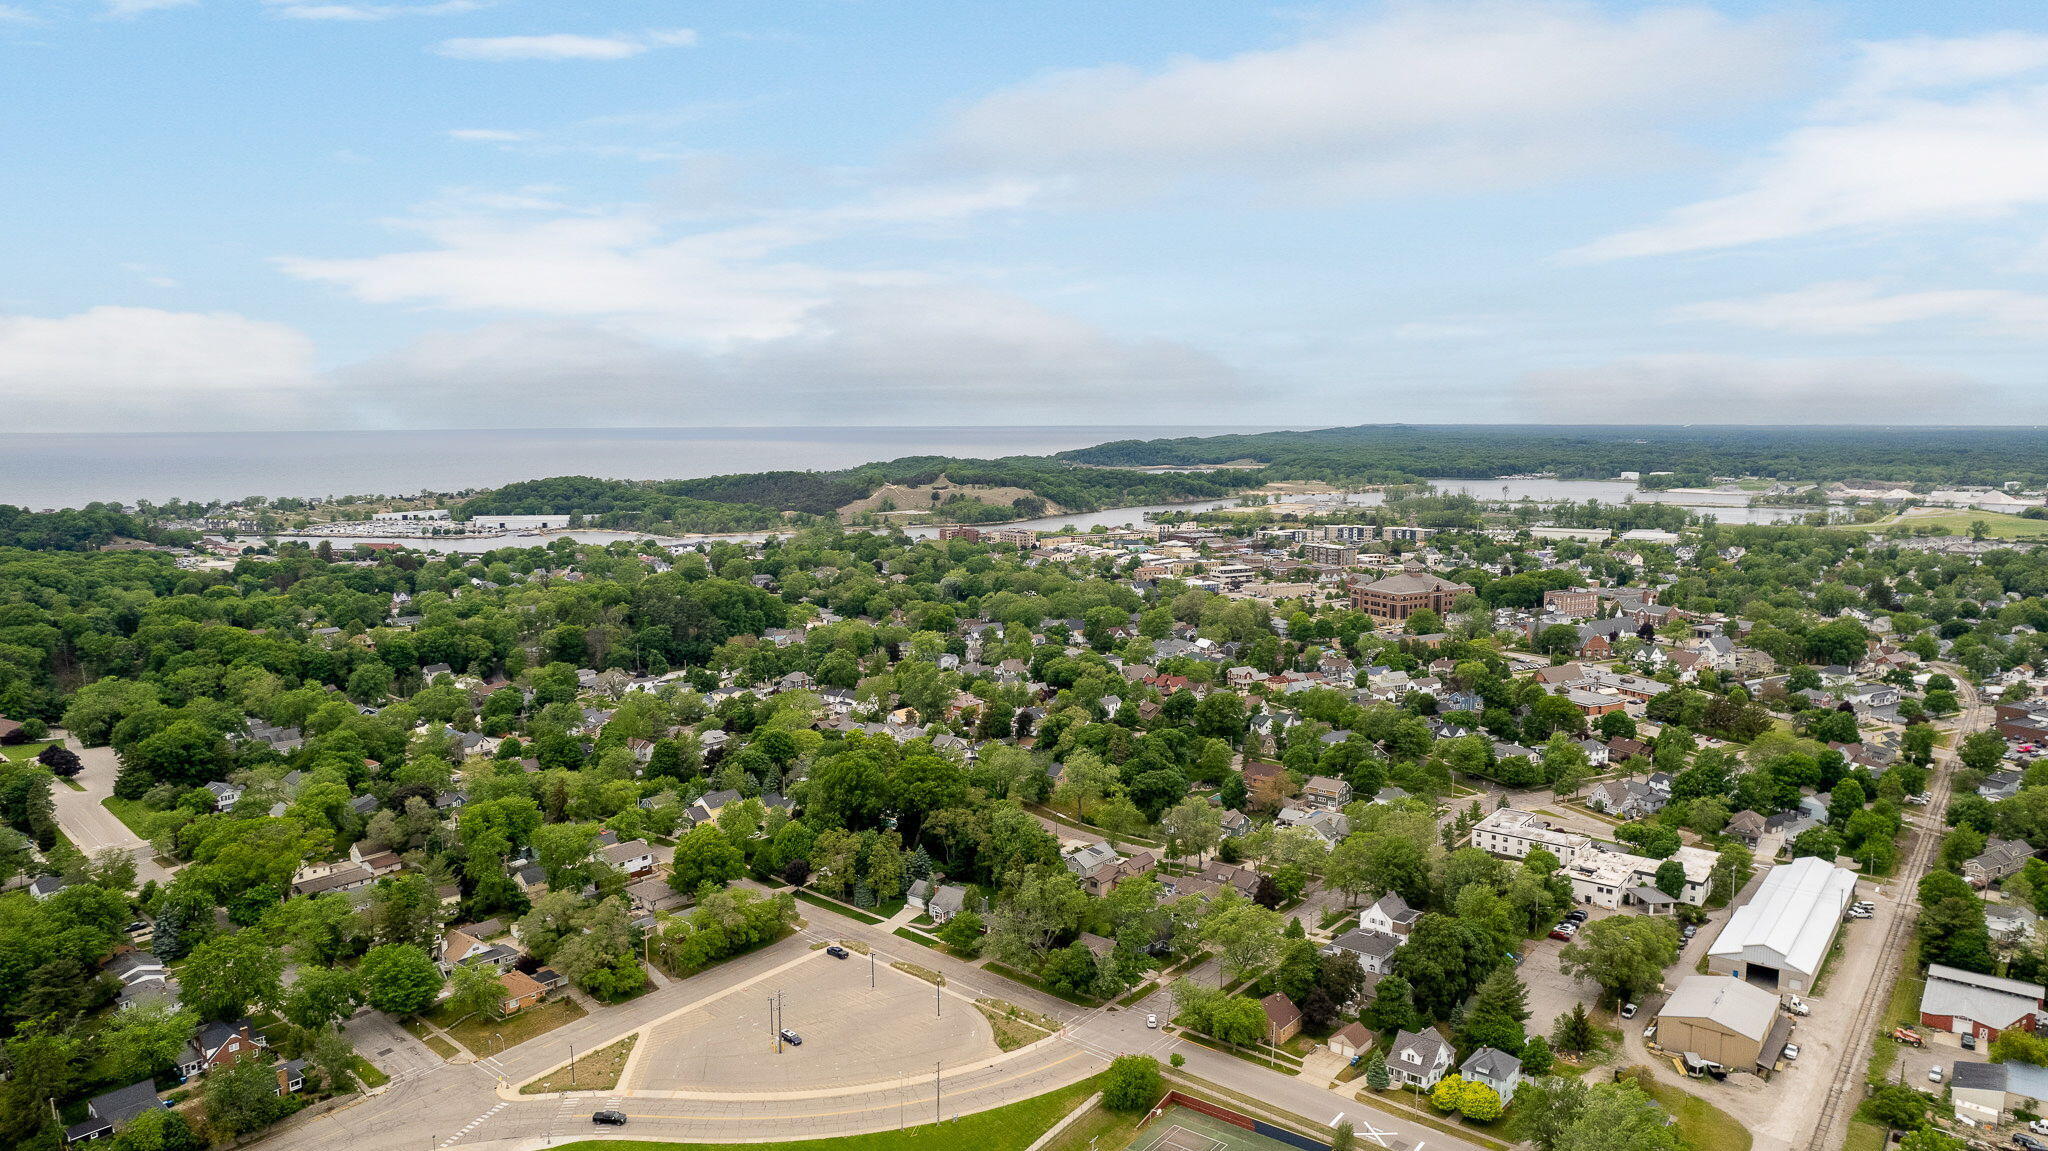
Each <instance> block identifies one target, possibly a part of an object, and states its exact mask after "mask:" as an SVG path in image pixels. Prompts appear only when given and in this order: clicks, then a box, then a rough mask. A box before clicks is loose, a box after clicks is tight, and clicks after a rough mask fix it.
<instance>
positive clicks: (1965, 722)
mask: <svg viewBox="0 0 2048 1151" xmlns="http://www.w3.org/2000/svg"><path fill="white" fill-rule="evenodd" d="M1952 678H1954V679H1955V681H1956V684H1957V686H1958V687H1959V688H1960V689H1961V690H1963V691H1965V692H1967V693H1969V699H1970V706H1969V707H1967V708H1965V709H1964V710H1963V715H1962V721H1961V722H1960V723H1958V724H1957V725H1956V729H1955V738H1954V740H1953V741H1952V743H1951V744H1950V746H1949V747H1948V748H1947V749H1946V752H1945V753H1944V754H1942V755H1939V756H1937V757H1936V758H1935V761H1934V782H1933V784H1932V786H1931V787H1930V788H1929V800H1928V804H1927V806H1926V807H1924V808H1922V809H1921V810H1922V811H1924V812H1925V813H1926V816H1925V818H1924V820H1923V823H1922V827H1921V830H1920V831H1919V832H1918V833H1917V834H1915V835H1914V837H1913V847H1912V849H1911V850H1910V851H1909V852H1908V853H1907V857H1906V861H1905V866H1904V867H1902V868H1901V869H1900V870H1899V872H1898V878H1897V882H1898V885H1899V895H1898V902H1899V907H1898V912H1897V914H1895V915H1894V916H1893V917H1892V923H1891V926H1890V927H1889V928H1887V929H1886V930H1885V936H1884V954H1885V955H1887V956H1896V955H1898V954H1899V953H1900V952H1901V951H1902V950H1903V949H1904V945H1905V939H1906V933H1907V932H1909V931H1912V930H1913V926H1914V923H1915V921H1916V920H1917V919H1918V918H1919V916H1918V915H1917V914H1916V913H1915V911H1914V906H1913V901H1914V899H1915V895H1916V892H1917V891H1918V888H1919V883H1920V877H1921V876H1923V875H1925V874H1927V863H1928V860H1930V859H1932V858H1933V856H1934V851H1935V846H1936V845H1937V844H1938V843H1940V841H1941V827H1942V815H1943V813H1945V812H1946V811H1947V810H1948V799H1949V791H1950V779H1951V777H1952V776H1953V775H1954V767H1955V755H1956V752H1957V751H1958V750H1959V749H1960V748H1961V747H1962V743H1963V737H1964V736H1966V735H1968V734H1970V733H1971V732H1973V731H1977V730H1979V729H1980V728H1984V727H1989V726H1990V723H1991V715H1992V711H1991V708H1990V707H1989V706H1987V705H1985V704H1984V703H1983V701H1982V700H1981V699H1980V698H1979V696H1978V695H1977V690H1976V687H1975V686H1974V685H1972V684H1971V683H1970V682H1969V680H1968V678H1967V675H1966V674H1965V673H1963V672H1962V671H1961V669H1960V668H1958V669H1953V670H1952ZM1898 977H1899V972H1898V967H1897V965H1896V964H1895V963H1881V964H1880V966H1879V969H1878V976H1877V978H1875V979H1872V980H1871V981H1870V983H1869V984H1868V985H1867V986H1866V987H1864V989H1863V997H1862V998H1861V999H1860V1000H1858V1001H1857V1004H1856V1015H1855V1018H1854V1020H1853V1021H1852V1022H1851V1024H1850V1028H1849V1032H1848V1034H1849V1035H1850V1036H1851V1040H1852V1042H1853V1038H1854V1037H1855V1036H1859V1035H1862V1036H1872V1035H1875V1033H1876V1030H1877V1028H1876V1026H1875V1024H1876V1015H1877V1012H1878V1010H1879V1008H1880V1005H1882V1004H1885V1003H1889V1002H1890V1001H1891V994H1892V985H1893V983H1895V982H1896V981H1897V980H1898ZM1868 1050H1869V1048H1867V1047H1861V1046H1850V1047H1845V1048H1844V1049H1843V1051H1842V1058H1841V1061H1840V1062H1839V1063H1837V1064H1836V1066H1835V1077H1834V1081H1833V1082H1832V1083H1830V1084H1828V1093H1827V1096H1826V1098H1825V1099H1824V1100H1822V1102H1821V1109H1820V1116H1819V1118H1818V1119H1817V1120H1816V1121H1815V1123H1814V1128H1813V1138H1812V1139H1811V1140H1810V1141H1809V1142H1808V1143H1807V1151H1840V1148H1841V1147H1842V1145H1843V1143H1844V1142H1846V1141H1847V1139H1848V1114H1849V1113H1850V1112H1851V1111H1853V1110H1854V1108H1855V1105H1856V1104H1857V1103H1860V1102H1861V1101H1862V1096H1861V1094H1860V1093H1858V1092H1857V1091H1856V1085H1857V1083H1858V1082H1859V1081H1860V1080H1861V1079H1862V1078H1863V1076H1864V1071H1865V1067H1866V1064H1867V1058H1866V1057H1865V1056H1866V1054H1867V1052H1868Z"/></svg>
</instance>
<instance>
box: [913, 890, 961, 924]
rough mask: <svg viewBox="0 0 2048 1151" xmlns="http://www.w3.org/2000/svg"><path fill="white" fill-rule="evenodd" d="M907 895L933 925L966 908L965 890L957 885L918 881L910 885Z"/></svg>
mask: <svg viewBox="0 0 2048 1151" xmlns="http://www.w3.org/2000/svg"><path fill="white" fill-rule="evenodd" d="M907 894H908V896H909V898H910V901H911V902H913V903H919V904H922V905H923V907H924V910H925V914H926V915H929V916H931V917H932V922H933V923H944V922H946V921H947V920H949V919H951V918H953V917H954V916H955V915H958V914H960V912H961V911H962V910H963V909H965V908H966V906H967V889H966V888H965V887H963V886H961V885H959V884H957V883H940V882H938V881H937V880H932V879H920V880H917V881H915V882H913V883H912V884H911V885H910V888H909V891H908V893H907Z"/></svg>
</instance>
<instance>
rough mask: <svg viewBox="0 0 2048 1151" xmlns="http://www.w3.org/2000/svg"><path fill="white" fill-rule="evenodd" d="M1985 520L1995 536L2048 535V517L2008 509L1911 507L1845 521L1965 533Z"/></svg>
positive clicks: (1858, 527)
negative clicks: (1877, 517) (1864, 519)
mask: <svg viewBox="0 0 2048 1151" xmlns="http://www.w3.org/2000/svg"><path fill="white" fill-rule="evenodd" d="M1980 521H1981V522H1982V523H1983V524H1984V527H1985V530H1986V531H1987V532H1989V533H1990V538H1992V539H1995V540H2017V539H2030V538H2033V537H2035V536H2048V520H2030V519H2028V518H2026V517H2025V516H2016V515H2009V514H2007V513H2005V512H1983V511H1973V510H1971V509H1968V508H1909V509H1907V510H1906V511H1904V512H1901V513H1899V514H1898V515H1895V516H1887V517H1886V518H1884V519H1881V520H1878V521H1877V522H1876V523H1868V524H1850V525H1844V526H1845V529H1846V530H1848V531H1861V532H1881V531H1887V530H1889V529H1891V528H1897V527H1903V528H1910V529H1912V530H1914V531H1919V530H1921V529H1923V528H1932V529H1934V531H1933V533H1932V534H1935V535H1946V536H1966V535H1969V534H1970V525H1971V524H1973V523H1977V522H1980Z"/></svg>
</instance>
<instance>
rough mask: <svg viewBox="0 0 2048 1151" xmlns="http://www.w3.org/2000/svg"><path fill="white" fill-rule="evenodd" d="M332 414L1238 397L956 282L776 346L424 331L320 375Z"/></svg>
mask: <svg viewBox="0 0 2048 1151" xmlns="http://www.w3.org/2000/svg"><path fill="white" fill-rule="evenodd" d="M336 382H337V384H338V388H337V393H336V394H337V397H338V400H339V402H341V403H343V404H345V405H347V407H348V412H347V416H346V418H347V420H348V421H349V422H352V423H360V424H368V425H372V426H412V427H448V426H455V425H458V424H464V423H473V422H474V421H475V413H476V412H477V410H478V409H479V405H483V406H485V407H487V408H488V410H490V411H492V412H494V413H497V418H500V419H503V420H505V421H506V422H507V423H508V424H516V425H522V426H555V425H561V426H570V427H617V426H626V425H631V424H636V423H648V422H654V423H661V422H669V423H679V424H680V423H689V424H709V425H749V424H762V423H770V422H774V421H777V420H787V419H788V418H789V413H791V412H800V413H802V414H803V416H804V418H805V419H806V420H813V421H839V422H845V423H853V424H887V423H912V424H915V423H948V422H970V423H971V422H982V421H989V422H996V423H1002V422H1014V423H1033V422H1043V421H1044V420H1045V419H1046V418H1047V416H1048V413H1049V412H1053V411H1057V412H1058V413H1059V414H1060V415H1061V417H1062V418H1067V419H1084V420H1085V419H1102V420H1110V421H1113V420H1129V419H1145V418H1149V417H1150V416H1151V415H1153V414H1156V413H1157V412H1158V411H1159V405H1161V404H1162V403H1202V404H1211V405H1214V404H1219V403H1228V402H1230V401H1233V400H1239V399H1242V398H1244V397H1245V395H1246V393H1245V392H1244V391H1243V390H1242V389H1241V387H1240V381H1239V379H1238V376H1237V374H1236V373H1235V372H1234V371H1233V370H1232V369H1230V368H1229V367H1227V366H1226V365H1224V364H1222V363H1220V362H1218V361H1216V360H1214V359H1212V358H1210V357H1207V356H1204V355H1202V354H1200V353H1197V352H1194V351H1191V350H1189V349H1186V348H1183V347H1180V346H1178V345H1174V344H1170V343H1166V342H1161V341H1150V340H1124V339H1119V338H1116V337H1113V336H1111V335H1109V334H1107V333H1105V332H1102V331H1101V330H1099V329H1097V328H1095V327H1093V326H1091V325H1089V324H1086V323H1083V322H1081V321H1078V320H1075V319H1073V318H1071V317H1066V316H1061V315H1058V314H1055V313H1052V312H1048V311H1046V310H1044V309H1042V308H1039V307H1037V306H1035V305H1032V304H1029V303H1026V302H1024V301H1022V300H1018V299H1016V298H1015V297H1011V296H1007V295H1003V294H1000V293H992V292H987V291H984V290H980V289H974V288H966V289H963V288H960V287H958V286H953V285H949V286H944V287H931V288H921V287H920V288H881V289H854V290H851V291H849V292H847V293H844V294H843V295H841V296H839V297H836V298H835V299H833V300H831V301H829V302H828V303H826V304H824V305H822V306H821V307H819V308H817V309H815V310H813V311H812V312H810V313H808V314H807V315H806V316H805V317H804V319H803V321H802V323H801V325H800V326H799V327H798V328H797V329H796V330H795V331H793V332H792V333H791V334H789V335H787V336H783V337H777V338H772V339H767V340H762V341H756V342H750V343H747V344H745V345H741V346H736V347H733V348H730V349H728V350H725V351H716V352H707V351H705V350H702V349H698V348H691V347H681V346H677V345H675V344H673V343H668V342H664V341H659V340H652V339H648V338H646V337H644V336H642V335H640V334H638V333H635V332H631V331H620V330H618V329H616V328H612V327H607V326H604V325H602V324H592V323H578V322H561V321H547V322H539V323H501V324H494V325H490V326H487V327H484V328H480V329H476V330H473V331H468V332H443V333H437V334H434V335H432V336H429V337H427V338H424V339H422V340H419V341H417V342H415V343H414V344H413V345H411V346H410V347H407V348H405V349H403V350H402V351H400V352H397V353H395V354H392V355H389V356H384V357H380V358H378V359H375V360H372V361H369V362H366V363H362V364H357V365H354V366H351V367H349V368H347V369H344V370H343V371H341V372H339V373H337V379H336Z"/></svg>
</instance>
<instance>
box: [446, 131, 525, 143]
mask: <svg viewBox="0 0 2048 1151" xmlns="http://www.w3.org/2000/svg"><path fill="white" fill-rule="evenodd" d="M448 138H449V139H451V140H464V141H468V142H471V143H479V144H516V143H518V142H519V141H521V140H526V139H530V138H532V133H530V132H514V131H509V130H507V129H503V128H450V129H449V130H448Z"/></svg>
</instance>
